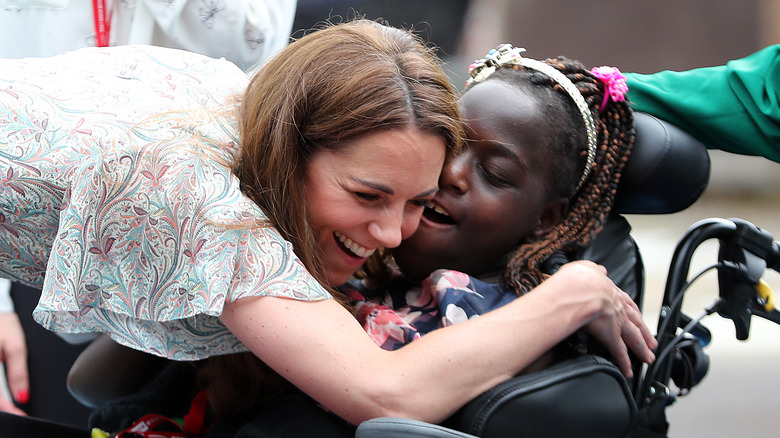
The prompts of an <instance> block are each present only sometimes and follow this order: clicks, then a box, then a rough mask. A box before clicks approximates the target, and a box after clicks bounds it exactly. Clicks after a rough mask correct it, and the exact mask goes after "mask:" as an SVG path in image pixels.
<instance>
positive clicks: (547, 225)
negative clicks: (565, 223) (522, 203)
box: [533, 198, 569, 238]
mask: <svg viewBox="0 0 780 438" xmlns="http://www.w3.org/2000/svg"><path fill="white" fill-rule="evenodd" d="M568 209H569V200H568V199H567V198H558V199H556V200H554V201H551V202H549V203H548V204H547V205H546V206H545V208H544V210H543V211H542V214H541V215H540V216H539V220H538V221H537V222H536V226H535V227H534V231H533V235H534V237H536V238H539V237H541V236H543V235H545V234H547V233H548V232H549V231H550V230H552V229H553V228H555V226H556V225H558V224H559V223H560V222H561V221H562V220H563V217H564V215H566V211H567V210H568Z"/></svg>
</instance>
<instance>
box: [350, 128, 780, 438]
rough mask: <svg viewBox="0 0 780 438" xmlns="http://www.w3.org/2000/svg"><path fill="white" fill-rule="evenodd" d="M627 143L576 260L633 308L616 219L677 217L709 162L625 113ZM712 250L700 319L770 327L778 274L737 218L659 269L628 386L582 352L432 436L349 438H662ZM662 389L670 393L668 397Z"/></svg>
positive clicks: (692, 376) (403, 425)
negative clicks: (617, 176) (710, 297)
mask: <svg viewBox="0 0 780 438" xmlns="http://www.w3.org/2000/svg"><path fill="white" fill-rule="evenodd" d="M635 119H636V122H635V123H636V135H637V137H636V143H635V146H634V150H633V152H632V155H631V158H630V159H629V162H628V165H627V168H626V170H625V171H624V175H623V180H622V181H621V184H620V186H619V188H618V193H617V197H616V201H615V205H614V208H613V212H612V214H611V215H610V217H609V219H608V221H607V223H606V224H605V227H604V229H603V230H602V232H601V233H599V235H598V236H597V237H596V239H595V240H594V242H593V243H592V244H591V245H590V246H589V247H588V248H586V249H584V250H582V251H580V253H579V254H578V258H580V259H588V260H592V261H595V262H597V263H600V264H602V265H604V266H606V267H607V270H608V272H609V275H610V277H611V278H612V280H613V281H614V282H615V283H616V284H617V285H618V286H619V287H620V288H621V289H623V290H624V291H626V292H627V293H629V295H631V296H632V298H634V300H635V301H636V302H637V304H638V305H639V307H640V309H641V308H642V304H643V299H644V287H645V284H644V279H645V277H644V265H643V262H642V258H641V254H640V251H639V248H638V247H637V244H636V242H635V241H634V239H633V238H632V237H631V234H630V233H631V226H630V224H629V223H628V221H627V219H626V218H625V216H624V215H628V214H668V213H675V212H679V211H682V210H684V209H686V208H687V207H689V206H690V205H691V204H693V203H694V202H695V201H696V200H697V199H698V198H699V197H700V195H701V194H702V193H703V191H704V189H705V188H706V186H707V183H708V181H709V172H710V161H709V155H708V153H707V150H706V148H705V146H704V145H702V144H701V143H700V142H698V141H697V140H695V139H694V138H692V137H691V136H690V135H688V134H687V133H685V132H683V131H682V130H680V129H679V128H677V127H675V126H673V125H671V124H669V123H667V122H665V121H663V120H660V119H658V118H656V117H653V116H650V115H648V114H643V113H636V114H635ZM711 239H716V240H717V241H718V242H719V244H720V249H719V252H718V262H717V264H716V265H714V266H715V267H716V268H717V269H718V285H719V298H718V300H717V301H716V302H715V304H713V306H711V307H710V308H707V309H706V310H705V313H704V314H703V315H702V317H703V316H705V315H709V314H712V313H716V312H717V313H718V314H720V315H721V316H723V317H725V318H728V319H731V320H732V321H733V322H734V325H735V329H736V335H737V339H739V340H745V339H747V337H748V334H749V330H750V321H751V318H752V316H754V315H755V316H759V317H762V318H765V319H768V320H770V321H772V322H775V323H778V324H780V312H779V311H778V310H775V309H774V297H773V295H772V291H771V290H770V289H768V287H767V286H766V284H765V283H763V281H762V280H761V277H762V275H763V273H764V272H765V271H766V270H767V269H773V270H775V271H780V243H779V242H777V241H774V240H773V237H772V236H771V235H770V234H769V233H767V232H766V231H764V230H762V229H760V228H758V227H756V226H755V225H753V224H751V223H749V222H747V221H744V220H741V219H719V218H712V219H705V220H702V221H699V222H697V223H695V224H694V225H692V226H691V227H690V228H689V230H688V231H687V232H686V233H685V234H684V235H683V236H682V238H681V239H680V241H679V243H678V245H677V247H676V249H675V252H674V255H673V258H672V262H671V266H670V268H669V275H668V278H667V284H666V288H665V291H664V297H663V303H662V307H661V315H660V318H659V322H658V331H657V335H656V338H657V340H658V341H659V346H658V349H657V354H656V361H655V363H653V364H652V365H650V366H643V365H642V364H640V363H635V365H634V370H633V371H634V376H635V377H634V378H633V379H632V381H628V380H627V379H625V378H624V377H623V375H622V374H621V373H620V372H619V371H618V370H617V368H616V367H615V366H614V365H613V364H612V363H611V362H609V361H608V360H607V359H605V358H604V357H602V356H601V353H602V351H597V352H596V353H593V352H589V353H587V354H584V355H582V356H579V357H576V358H574V359H568V360H565V361H562V362H560V363H557V364H555V365H553V366H551V367H549V368H547V369H545V370H542V371H538V372H535V373H531V374H525V375H521V376H518V377H515V378H513V379H510V380H509V381H507V382H504V383H502V384H500V385H498V386H496V387H495V388H492V389H491V390H489V391H487V392H485V393H484V394H482V395H480V396H479V397H477V398H475V399H474V400H472V401H471V402H469V403H468V404H467V405H466V406H464V407H463V408H462V409H461V410H460V411H458V412H457V413H456V414H455V415H454V416H453V417H452V418H450V419H449V420H448V421H447V422H445V423H444V424H443V425H433V424H429V423H424V422H419V421H415V420H408V419H399V418H377V419H373V420H369V421H366V422H364V423H362V424H360V425H359V426H358V428H357V433H356V438H379V437H383V438H411V437H418V438H420V437H428V438H475V437H480V438H498V437H501V438H523V437H534V438H538V437H596V436H598V437H633V438H664V437H666V436H667V432H668V428H669V424H668V422H667V419H666V411H665V410H666V408H667V407H668V406H670V405H671V404H672V403H674V401H675V400H676V397H677V394H676V393H675V392H674V390H673V389H672V388H677V389H678V390H680V391H681V392H687V391H689V390H690V389H691V388H692V387H694V386H695V385H697V384H698V383H699V382H700V381H701V380H702V378H703V377H704V376H705V375H706V373H707V370H708V366H709V358H708V356H707V355H706V354H705V353H704V351H703V346H705V345H706V344H707V343H708V342H709V341H710V338H711V335H710V333H709V331H708V330H707V329H706V328H705V327H704V326H703V325H701V324H700V323H699V320H700V319H701V317H698V318H695V319H694V318H691V317H689V316H687V315H686V314H684V313H683V312H682V301H683V298H684V295H685V291H686V290H687V288H688V286H689V285H690V284H691V283H692V282H693V281H695V280H696V279H697V278H698V276H695V277H693V278H692V279H689V270H690V266H691V260H692V257H693V253H694V252H695V250H696V249H697V248H698V247H699V246H700V245H701V244H702V243H704V242H705V241H708V240H711ZM672 383H673V384H674V385H673V386H672Z"/></svg>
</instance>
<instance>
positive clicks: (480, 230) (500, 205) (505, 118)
mask: <svg viewBox="0 0 780 438" xmlns="http://www.w3.org/2000/svg"><path fill="white" fill-rule="evenodd" d="M461 110H462V112H463V117H464V121H465V124H466V132H467V135H468V143H467V146H466V148H465V150H464V151H463V152H462V153H461V154H460V155H459V156H457V157H455V158H453V159H451V160H450V161H448V162H447V164H446V166H445V167H444V170H443V171H442V174H441V177H440V180H439V185H440V190H439V193H438V194H437V195H436V197H435V198H434V201H433V203H432V204H433V205H434V206H435V211H434V209H426V211H425V213H424V214H423V218H422V221H421V223H420V227H419V228H418V230H417V232H416V233H415V234H414V235H412V236H411V237H410V238H409V239H407V240H405V241H404V242H403V244H401V245H400V246H399V247H398V248H397V249H395V250H394V251H393V255H394V257H395V260H396V262H397V263H398V265H399V267H400V268H401V271H402V272H404V273H405V274H406V275H408V276H410V277H411V278H414V279H417V280H421V279H423V278H425V277H427V276H428V274H430V273H431V272H433V271H434V270H436V269H454V270H457V271H461V272H465V273H468V274H471V275H475V276H478V275H483V274H486V273H492V272H496V271H499V270H501V269H502V268H503V267H504V265H505V263H506V256H507V255H508V254H509V253H510V252H512V251H514V250H515V249H516V248H517V247H518V246H519V245H520V244H522V243H523V242H526V241H528V240H529V239H533V237H534V236H536V235H541V234H543V233H545V232H546V231H548V230H549V229H551V228H552V227H554V226H555V225H556V224H557V223H558V222H560V220H561V218H562V217H563V215H564V214H565V211H566V207H567V205H568V200H567V199H566V198H565V197H560V196H557V195H555V194H551V193H550V191H551V190H550V189H549V186H550V184H547V181H549V180H550V178H551V176H550V170H549V168H550V166H552V165H554V160H551V159H550V157H547V156H545V155H544V153H543V151H545V150H546V148H545V147H544V145H545V138H544V136H543V134H544V132H547V130H548V129H554V128H552V127H551V126H549V125H550V123H549V122H548V121H547V119H546V118H545V116H544V115H543V113H542V111H541V103H540V102H538V100H537V98H535V97H534V96H532V95H529V94H526V93H525V92H523V91H522V90H521V89H519V88H517V87H516V86H513V85H510V84H506V83H504V82H503V81H495V80H494V81H487V82H485V83H482V84H479V85H477V86H475V87H474V88H473V89H471V90H469V91H468V92H467V93H465V94H464V96H463V98H462V99H461Z"/></svg>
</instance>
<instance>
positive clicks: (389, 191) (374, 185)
mask: <svg viewBox="0 0 780 438" xmlns="http://www.w3.org/2000/svg"><path fill="white" fill-rule="evenodd" d="M350 179H351V180H353V181H355V182H357V183H360V184H362V185H364V186H366V187H370V188H372V189H374V190H377V191H380V192H382V193H386V194H388V195H390V196H392V195H395V190H393V189H392V188H391V187H388V186H386V185H384V184H382V183H378V182H373V181H367V180H364V179H360V178H350Z"/></svg>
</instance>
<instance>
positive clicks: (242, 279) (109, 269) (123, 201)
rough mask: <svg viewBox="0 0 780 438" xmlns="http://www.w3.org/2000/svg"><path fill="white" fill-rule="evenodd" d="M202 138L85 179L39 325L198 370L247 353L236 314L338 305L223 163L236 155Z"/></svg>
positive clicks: (79, 174)
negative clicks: (276, 301)
mask: <svg viewBox="0 0 780 438" xmlns="http://www.w3.org/2000/svg"><path fill="white" fill-rule="evenodd" d="M191 126H193V127H192V128H191V129H186V127H178V128H177V129H164V130H163V131H164V132H165V134H164V135H165V136H168V137H169V138H168V139H166V140H162V141H153V142H148V143H141V144H140V145H138V144H133V143H132V142H130V143H129V144H124V145H123V144H118V145H115V147H113V148H107V149H106V151H105V152H103V153H102V154H100V155H96V156H93V157H91V158H89V159H87V160H85V162H83V163H82V164H81V166H80V167H79V168H78V169H77V171H76V173H75V175H74V177H73V178H72V181H73V183H72V185H71V186H70V187H68V189H67V194H66V199H65V202H64V205H63V210H62V213H61V216H60V225H59V230H58V233H57V236H56V238H55V241H54V245H53V247H52V250H51V255H50V260H49V263H48V266H47V272H46V280H45V283H44V288H43V295H42V298H41V302H40V304H39V306H38V308H37V309H36V311H35V314H34V316H35V318H36V320H37V321H38V322H39V323H41V324H42V325H43V326H44V327H46V328H48V329H50V330H54V331H59V332H66V333H79V332H95V331H97V332H107V333H109V334H110V335H111V336H112V337H113V338H114V339H115V340H116V341H118V342H120V343H122V344H124V345H127V346H130V347H132V348H136V349H140V350H143V351H147V352H149V353H153V354H156V355H160V356H164V357H169V358H173V359H178V360H196V359H200V358H203V357H207V356H211V355H218V354H226V353H233V352H240V351H246V348H245V347H244V346H243V345H242V344H241V343H240V342H239V341H238V340H237V339H236V338H235V337H234V336H233V335H232V334H231V333H230V332H229V331H228V330H227V329H226V328H225V327H224V326H223V325H222V324H221V322H220V321H219V319H218V317H219V315H220V314H221V313H222V310H223V307H224V304H225V303H226V302H230V301H233V300H237V299H241V298H245V297H253V296H275V297H284V298H291V299H298V300H321V299H326V298H329V297H330V295H329V294H328V293H327V292H326V291H325V290H324V288H322V287H321V286H320V285H319V283H317V282H316V281H315V280H314V278H313V277H312V276H311V275H310V274H309V273H308V272H307V271H306V269H305V268H304V267H303V265H302V263H301V262H300V260H299V259H298V258H297V257H296V256H295V254H294V253H293V249H292V245H291V244H290V243H289V242H287V241H285V240H284V239H282V238H281V236H280V235H279V234H278V232H277V231H276V230H275V229H274V228H273V227H272V226H270V225H269V224H268V223H267V221H266V218H265V216H264V215H263V212H262V211H261V210H260V209H259V207H257V205H255V204H254V203H252V202H251V201H250V200H249V199H248V198H246V197H245V196H244V195H243V194H242V193H241V191H240V190H239V184H238V181H237V179H236V177H235V176H234V175H233V174H232V172H231V171H230V169H229V167H228V166H227V165H226V160H228V159H229V157H228V156H224V155H222V154H220V152H219V151H220V150H230V149H231V148H230V147H227V146H224V147H220V145H219V144H218V142H210V141H209V140H208V138H207V135H208V133H206V134H205V135H204V133H203V132H202V129H201V128H195V127H194V125H191ZM200 126H204V125H200ZM205 126H208V124H206V125H205ZM138 137H144V138H146V139H148V138H149V136H148V135H144V136H138Z"/></svg>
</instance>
